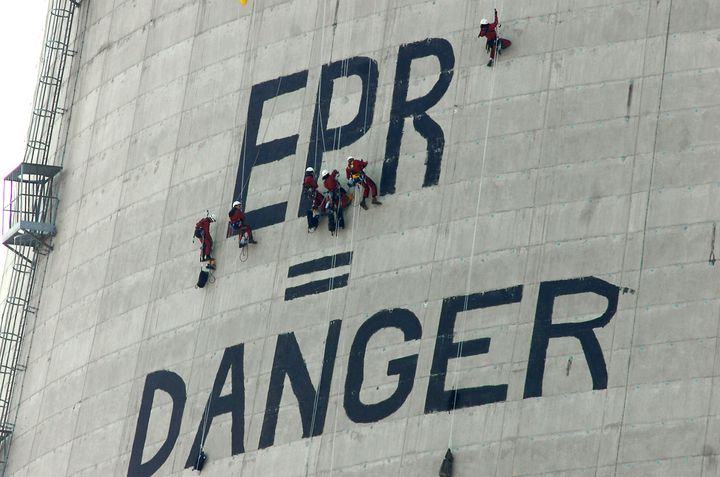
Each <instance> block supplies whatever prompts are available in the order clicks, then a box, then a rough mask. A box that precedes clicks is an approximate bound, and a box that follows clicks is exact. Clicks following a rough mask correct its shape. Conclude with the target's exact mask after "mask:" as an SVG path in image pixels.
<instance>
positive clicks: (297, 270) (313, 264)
mask: <svg viewBox="0 0 720 477" xmlns="http://www.w3.org/2000/svg"><path fill="white" fill-rule="evenodd" d="M352 255H353V253H352V252H343V253H338V254H335V255H328V256H326V257H320V258H316V259H314V260H310V261H307V262H303V263H298V264H297V265H293V266H291V267H290V268H289V269H288V274H287V276H288V278H293V277H299V276H302V275H307V274H309V273H314V272H320V271H322V270H330V269H333V268H337V267H344V266H346V265H350V264H351V263H352ZM348 278H350V274H349V273H345V274H344V275H337V276H335V277H330V278H323V279H322V280H315V281H312V282H309V283H305V284H303V285H298V286H295V287H288V288H286V289H285V301H288V300H294V299H295V298H300V297H303V296H306V295H315V294H318V293H324V292H327V291H330V290H335V289H337V288H343V287H346V286H347V284H348Z"/></svg>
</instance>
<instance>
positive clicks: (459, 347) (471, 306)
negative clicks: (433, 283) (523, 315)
mask: <svg viewBox="0 0 720 477" xmlns="http://www.w3.org/2000/svg"><path fill="white" fill-rule="evenodd" d="M522 291H523V287H522V285H518V286H515V287H512V288H505V289H502V290H494V291H488V292H484V293H473V294H471V295H461V296H454V297H451V298H446V299H445V300H443V306H442V310H441V311H440V323H439V325H438V332H437V339H436V341H435V354H434V355H433V361H432V368H431V370H430V382H429V383H428V390H427V397H426V400H425V412H426V413H431V412H437V411H450V410H454V409H461V408H464V407H470V406H480V405H482V404H489V403H493V402H499V401H504V400H505V399H506V398H507V388H508V386H507V384H500V385H495V386H478V387H475V388H465V389H452V390H450V391H446V390H445V376H446V374H447V368H448V362H449V361H450V359H453V358H463V357H466V356H475V355H478V354H484V353H487V352H488V350H489V349H490V338H477V339H473V340H467V341H454V336H455V320H456V318H457V315H458V313H460V312H463V311H468V310H475V309H478V308H490V307H493V306H500V305H508V304H511V303H518V302H519V301H520V300H521V299H522Z"/></svg>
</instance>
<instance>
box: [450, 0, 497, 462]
mask: <svg viewBox="0 0 720 477" xmlns="http://www.w3.org/2000/svg"><path fill="white" fill-rule="evenodd" d="M502 3H503V2H501V4H500V10H501V11H502ZM468 16H469V15H468ZM497 37H498V38H500V33H499V32H498V33H497ZM499 62H500V55H499V54H497V51H496V54H495V62H494V63H495V64H494V65H493V66H492V72H491V73H490V77H491V80H490V96H489V98H490V99H489V100H488V101H489V105H488V112H487V117H486V123H485V141H484V143H483V151H482V158H481V161H480V178H479V180H478V188H477V200H476V202H475V224H474V226H473V236H472V237H473V238H472V246H471V248H470V257H469V265H468V272H467V276H466V279H465V300H464V301H463V308H462V311H463V312H466V311H467V310H468V300H469V294H470V285H471V283H472V270H473V262H474V257H475V247H476V245H477V233H478V225H479V222H480V221H479V218H480V203H481V198H482V189H483V178H484V177H485V164H486V162H487V161H486V159H487V146H488V139H489V135H490V124H492V112H493V105H494V101H493V98H494V96H495V76H496V74H495V73H496V71H497V66H498V64H499ZM461 321H462V325H461V331H460V334H459V335H460V336H463V335H464V334H465V329H466V327H467V320H466V319H463V320H461ZM463 343H464V341H461V342H460V343H459V345H458V350H457V354H456V356H455V358H456V359H455V360H454V364H455V370H454V372H453V383H452V387H451V389H453V390H454V394H453V403H452V409H451V412H450V430H449V432H448V445H447V446H448V449H452V438H453V430H454V427H455V414H456V413H455V410H456V408H457V392H456V390H457V382H458V376H459V374H460V373H459V372H458V371H459V366H460V359H459V358H460V357H462V350H463ZM449 367H450V366H449V365H448V368H449Z"/></svg>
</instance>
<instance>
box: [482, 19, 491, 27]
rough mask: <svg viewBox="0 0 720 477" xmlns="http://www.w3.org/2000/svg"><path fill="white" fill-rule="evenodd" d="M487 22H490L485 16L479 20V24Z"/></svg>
mask: <svg viewBox="0 0 720 477" xmlns="http://www.w3.org/2000/svg"><path fill="white" fill-rule="evenodd" d="M488 23H490V22H489V21H488V19H487V18H483V19H482V20H480V24H481V25H487V24H488Z"/></svg>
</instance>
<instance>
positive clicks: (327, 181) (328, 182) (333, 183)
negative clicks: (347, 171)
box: [323, 169, 340, 192]
mask: <svg viewBox="0 0 720 477" xmlns="http://www.w3.org/2000/svg"><path fill="white" fill-rule="evenodd" d="M338 174H340V173H339V172H338V171H337V169H333V171H332V172H331V173H330V174H328V175H327V176H325V177H323V185H324V186H325V188H326V189H327V190H328V192H333V191H335V189H337V188H338V187H339V184H338V181H337V176H338Z"/></svg>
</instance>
